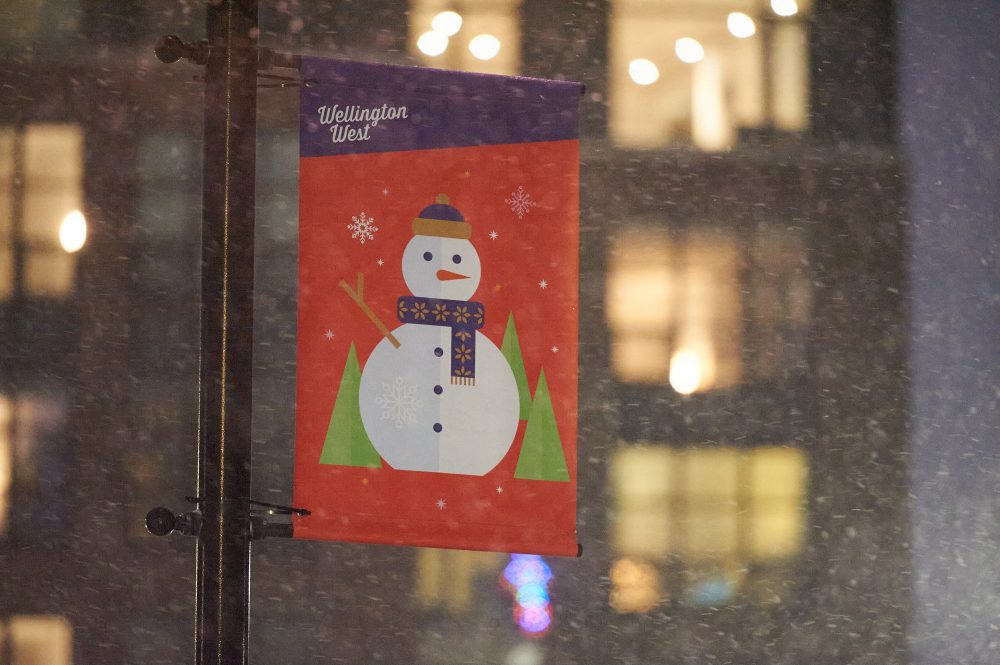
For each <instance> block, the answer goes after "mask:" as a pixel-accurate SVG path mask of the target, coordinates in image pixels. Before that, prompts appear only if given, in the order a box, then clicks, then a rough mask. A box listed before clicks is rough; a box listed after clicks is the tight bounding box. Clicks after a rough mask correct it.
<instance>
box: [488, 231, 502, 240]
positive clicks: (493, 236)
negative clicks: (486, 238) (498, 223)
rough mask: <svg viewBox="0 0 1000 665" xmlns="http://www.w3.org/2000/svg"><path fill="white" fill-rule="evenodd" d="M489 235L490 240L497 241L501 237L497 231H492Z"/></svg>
mask: <svg viewBox="0 0 1000 665" xmlns="http://www.w3.org/2000/svg"><path fill="white" fill-rule="evenodd" d="M489 235H490V240H496V239H497V238H499V237H500V234H499V233H497V232H496V231H490V233H489Z"/></svg>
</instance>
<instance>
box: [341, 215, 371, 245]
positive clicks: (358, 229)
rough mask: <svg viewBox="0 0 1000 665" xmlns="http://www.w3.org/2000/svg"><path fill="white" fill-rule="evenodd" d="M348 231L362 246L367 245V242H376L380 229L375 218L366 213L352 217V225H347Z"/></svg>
mask: <svg viewBox="0 0 1000 665" xmlns="http://www.w3.org/2000/svg"><path fill="white" fill-rule="evenodd" d="M347 229H348V230H349V231H350V232H351V237H352V238H357V239H358V242H360V243H361V244H362V245H363V244H365V241H366V240H374V239H375V232H376V231H378V227H377V226H375V218H374V217H369V216H368V215H367V214H365V213H361V214H360V215H357V216H355V215H351V223H350V224H348V225H347Z"/></svg>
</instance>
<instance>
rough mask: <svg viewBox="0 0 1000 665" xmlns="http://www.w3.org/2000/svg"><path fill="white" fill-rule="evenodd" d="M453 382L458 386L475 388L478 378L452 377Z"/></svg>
mask: <svg viewBox="0 0 1000 665" xmlns="http://www.w3.org/2000/svg"><path fill="white" fill-rule="evenodd" d="M451 382H452V383H453V384H455V385H456V386H474V385H476V377H474V376H453V377H451Z"/></svg>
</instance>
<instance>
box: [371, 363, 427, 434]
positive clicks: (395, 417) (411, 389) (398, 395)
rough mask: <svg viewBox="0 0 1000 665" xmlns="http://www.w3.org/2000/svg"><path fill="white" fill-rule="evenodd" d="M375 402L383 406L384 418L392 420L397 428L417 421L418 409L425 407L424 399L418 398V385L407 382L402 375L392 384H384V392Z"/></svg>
mask: <svg viewBox="0 0 1000 665" xmlns="http://www.w3.org/2000/svg"><path fill="white" fill-rule="evenodd" d="M375 403H376V404H378V405H379V406H380V407H382V420H391V421H392V424H393V425H395V426H396V429H402V428H403V425H412V424H414V423H415V422H417V411H419V410H420V409H422V408H424V403H423V401H422V400H419V399H417V387H416V386H411V385H409V384H407V383H406V382H405V381H403V377H401V376H397V377H396V380H395V381H393V382H392V384H388V383H383V384H382V394H381V395H379V396H378V397H376V398H375Z"/></svg>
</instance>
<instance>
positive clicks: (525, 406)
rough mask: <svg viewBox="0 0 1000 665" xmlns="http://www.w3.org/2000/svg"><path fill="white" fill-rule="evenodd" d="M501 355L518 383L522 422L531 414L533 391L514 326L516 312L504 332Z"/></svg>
mask: <svg viewBox="0 0 1000 665" xmlns="http://www.w3.org/2000/svg"><path fill="white" fill-rule="evenodd" d="M500 353H502V354H503V357H504V358H506V359H507V363H508V364H509V365H510V369H511V371H512V372H514V381H515V382H516V383H517V396H518V399H519V400H520V402H521V415H520V419H521V420H527V418H528V415H529V414H530V413H531V390H530V389H529V388H528V374H527V372H525V371H524V358H523V357H522V356H521V343H520V342H519V341H518V339H517V326H515V325H514V312H511V313H510V316H509V317H508V319H507V329H506V330H504V332H503V343H502V344H501V345H500Z"/></svg>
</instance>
